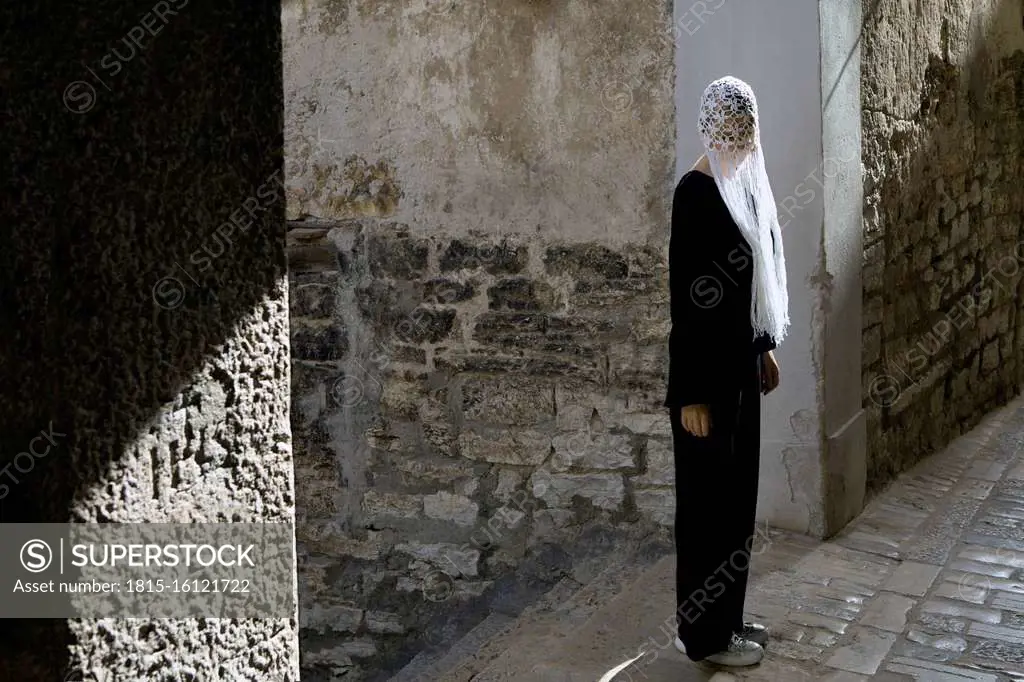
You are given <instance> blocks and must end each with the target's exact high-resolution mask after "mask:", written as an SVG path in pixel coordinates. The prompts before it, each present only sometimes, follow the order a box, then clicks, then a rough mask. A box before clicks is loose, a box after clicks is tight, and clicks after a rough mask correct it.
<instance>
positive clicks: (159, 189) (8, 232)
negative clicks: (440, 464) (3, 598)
mask: <svg viewBox="0 0 1024 682" xmlns="http://www.w3.org/2000/svg"><path fill="white" fill-rule="evenodd" d="M158 10H160V11H161V12H162V13H159V14H157V13H156V12H157V11H158ZM0 14H2V15H3V19H4V24H3V35H4V41H3V50H4V59H3V63H4V65H5V66H4V68H3V69H0V80H3V81H4V85H5V92H6V93H7V95H6V96H5V104H4V106H5V110H6V112H7V113H8V114H10V117H9V118H5V122H4V125H3V126H2V127H0V137H2V140H0V147H2V148H3V149H4V152H5V157H6V158H7V159H8V161H7V168H8V170H13V174H12V176H11V178H10V180H11V182H12V186H11V187H10V191H9V192H8V193H5V194H4V195H3V199H2V202H3V203H2V209H3V214H4V220H3V221H2V222H0V243H2V244H3V247H2V248H0V328H2V329H3V333H2V334H0V415H2V427H0V453H2V458H0V467H7V465H9V464H11V463H12V458H13V457H14V456H15V454H16V453H20V452H24V451H25V449H26V447H27V446H28V444H29V442H30V440H31V439H32V438H34V437H35V436H36V435H37V434H39V433H40V431H44V432H47V433H51V432H52V433H53V436H54V441H55V445H54V446H53V447H52V448H51V450H50V452H49V453H48V454H47V455H46V457H44V458H39V459H36V460H35V461H34V463H33V466H32V467H29V468H28V470H27V471H25V467H26V464H25V461H24V459H22V460H21V461H20V462H15V463H14V464H15V466H16V467H17V468H18V471H19V472H20V473H17V474H16V477H17V478H18V482H17V483H12V482H11V480H10V479H6V478H5V480H4V483H5V484H6V485H5V489H4V490H5V494H4V495H3V497H2V502H0V517H2V520H3V521H4V522H25V521H48V522H65V521H68V520H73V521H80V522H96V521H100V522H102V521H124V522H143V521H150V522H155V521H164V522H167V521H179V522H194V521H210V522H213V521H223V522H232V521H248V522H258V521H274V522H282V521H285V522H286V521H290V520H291V519H292V516H293V493H292V466H291V444H290V432H289V424H288V409H289V405H288V377H289V364H288V338H287V330H288V310H287V306H286V300H287V282H286V275H285V265H286V263H285V253H284V238H285V234H284V202H283V201H282V200H281V199H282V198H283V192H281V191H280V186H279V181H280V177H281V172H282V156H281V144H282V137H281V131H282V128H283V112H282V109H283V103H282V88H281V71H280V59H281V28H280V6H279V4H278V3H275V2H272V1H267V2H250V1H249V0H244V1H243V2H232V1H231V0H229V1H228V2H220V3H198V2H191V3H190V2H186V1H184V0H179V1H177V2H173V1H172V2H169V3H168V2H161V3H154V2H151V1H150V2H129V3H125V2H120V1H118V2H103V3H93V5H92V6H90V7H89V8H87V9H86V8H84V7H83V6H82V4H81V3H71V2H58V1H50V0H44V1H42V2H38V3H33V4H32V5H31V6H25V5H11V4H7V5H4V9H3V10H2V12H0ZM114 50H117V52H116V53H115V52H114ZM118 67H120V68H118ZM90 69H91V71H90ZM62 100H63V101H62ZM275 174H276V176H275ZM273 177H276V178H277V179H278V182H277V183H273V182H272V183H271V184H270V185H269V186H268V187H265V191H264V196H263V197H262V199H261V200H260V204H261V207H262V210H261V211H260V212H257V213H256V215H255V220H254V222H253V223H252V224H250V225H249V226H248V228H247V229H245V230H241V229H237V230H235V231H234V233H233V234H232V232H231V231H225V230H223V229H222V227H221V226H222V225H223V223H225V222H226V221H228V220H229V219H230V217H231V215H232V214H233V213H234V212H236V211H237V210H238V209H239V208H241V207H242V206H243V202H245V201H246V200H247V199H248V198H250V197H253V196H254V193H255V192H257V191H258V189H259V188H260V187H261V186H264V185H265V184H266V183H267V182H268V179H270V178H273ZM218 230H220V232H219V233H218ZM58 434H59V435H58ZM11 473H14V470H13V469H12V470H11ZM8 487H9V489H8ZM297 629H298V628H297V623H296V621H295V619H294V618H290V619H289V618H285V619H278V620H274V619H270V620H245V621H237V620H226V619H223V620H218V619H189V620H166V619H134V620H116V619H107V620H103V621H92V620H74V621H71V622H65V621H17V620H6V621H3V624H2V634H3V636H2V637H0V649H2V651H0V680H5V681H6V680H12V681H13V680H18V681H19V682H22V681H23V682H35V681H42V680H65V679H66V680H72V679H77V680H81V679H85V680H91V679H111V680H153V681H157V680H159V681H167V682H170V681H172V680H173V681H176V682H177V681H181V680H192V681H197V680H202V681H204V682H205V681H206V680H259V681H260V682H265V681H274V682H279V681H282V680H296V679H297V675H298V638H297ZM93 671H97V672H100V673H102V672H104V671H105V672H107V673H108V675H107V676H105V677H102V678H100V677H93V676H91V675H90V673H92V672H93Z"/></svg>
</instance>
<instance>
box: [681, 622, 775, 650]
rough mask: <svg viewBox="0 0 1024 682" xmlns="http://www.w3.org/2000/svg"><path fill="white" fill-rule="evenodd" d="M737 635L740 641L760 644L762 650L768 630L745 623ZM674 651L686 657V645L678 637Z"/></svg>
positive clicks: (759, 625) (766, 640)
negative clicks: (746, 640)
mask: <svg viewBox="0 0 1024 682" xmlns="http://www.w3.org/2000/svg"><path fill="white" fill-rule="evenodd" d="M738 634H739V636H740V638H741V639H749V640H750V641H752V642H756V643H758V644H760V645H761V648H762V649H763V648H765V647H767V646H768V628H766V627H765V626H763V625H761V624H760V623H751V622H745V623H743V629H742V630H741V631H740V632H739V633H738ZM676 651H678V652H679V653H681V654H683V655H684V656H685V655H686V645H685V644H683V640H681V639H679V638H678V637H676Z"/></svg>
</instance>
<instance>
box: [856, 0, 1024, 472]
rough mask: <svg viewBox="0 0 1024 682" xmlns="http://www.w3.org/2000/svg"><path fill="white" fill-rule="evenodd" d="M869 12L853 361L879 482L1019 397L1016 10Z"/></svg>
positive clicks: (1022, 211) (1021, 210)
mask: <svg viewBox="0 0 1024 682" xmlns="http://www.w3.org/2000/svg"><path fill="white" fill-rule="evenodd" d="M873 5H874V7H873V9H872V11H871V12H870V13H869V12H868V11H867V8H866V10H865V17H866V30H865V33H864V50H863V62H862V69H863V71H862V73H863V81H862V82H863V106H864V117H863V136H864V167H865V225H864V230H865V253H864V356H863V363H864V391H865V396H866V397H865V402H866V406H867V407H868V408H869V409H870V411H871V415H870V418H869V429H868V432H869V434H870V447H869V449H870V461H869V470H868V477H869V483H870V484H871V485H872V486H874V487H876V488H877V486H879V485H881V484H883V483H884V482H886V481H887V480H889V479H890V478H891V477H892V476H893V475H894V474H895V473H896V472H898V471H901V470H903V469H905V468H906V467H908V466H909V465H911V464H913V463H914V462H916V461H917V460H919V459H920V458H921V457H923V456H924V455H926V454H927V453H928V452H930V451H932V450H934V449H935V448H937V447H940V446H942V445H943V444H945V443H947V442H948V441H949V440H951V439H952V438H954V437H955V436H957V435H958V434H960V433H962V432H964V431H966V430H968V429H969V428H971V427H972V426H973V425H974V424H976V423H977V422H978V420H979V419H980V417H981V416H982V415H983V414H984V413H985V412H987V411H989V410H991V409H992V408H993V407H995V406H997V405H999V404H1001V403H1003V402H1005V401H1006V400H1007V399H1008V398H1009V397H1010V396H1012V395H1015V394H1016V393H1017V392H1018V390H1019V389H1018V386H1019V384H1020V380H1021V377H1022V370H1024V365H1022V363H1021V362H1020V360H1019V358H1020V357H1021V352H1022V350H1024V349H1022V343H1024V316H1022V315H1021V302H1020V301H1021V298H1020V295H1019V294H1020V286H1021V277H1020V275H1019V271H1020V269H1021V263H1022V261H1024V246H1022V244H1024V241H1022V240H1024V192H1022V191H1021V190H1020V178H1021V173H1022V171H1024V27H1022V23H1024V5H1022V3H1021V2H1020V0H974V1H973V2H969V1H967V0H947V1H946V2H942V3H940V2H929V3H922V2H911V1H910V0H883V1H881V2H877V3H873Z"/></svg>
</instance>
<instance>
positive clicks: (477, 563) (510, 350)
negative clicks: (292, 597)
mask: <svg viewBox="0 0 1024 682" xmlns="http://www.w3.org/2000/svg"><path fill="white" fill-rule="evenodd" d="M670 22H671V16H670V7H669V6H667V5H666V4H665V3H664V2H661V1H656V0H633V1H631V2H628V3H622V2H613V1H611V0H604V1H601V2H596V3H595V2H582V1H579V0H575V1H571V2H565V3H561V2H560V3H554V2H546V1H544V2H539V1H529V0H515V1H513V2H504V3H453V2H446V1H442V0H436V1H434V0H429V1H427V2H412V3H391V2H387V3H378V2H369V1H362V2H355V1H353V2H318V3H313V2H307V3H293V4H291V5H289V6H288V7H286V10H285V22H284V26H285V29H284V30H285V83H286V101H287V104H286V142H287V145H286V146H287V153H286V167H287V169H288V191H289V204H288V212H289V218H290V219H292V221H293V222H292V224H291V227H292V229H291V231H290V233H289V237H290V242H291V246H290V252H289V253H290V267H291V286H292V289H291V310H292V334H293V336H292V343H293V359H294V361H293V407H294V409H293V429H294V432H295V435H296V477H297V511H298V522H299V528H298V543H299V552H300V620H301V623H302V631H301V632H302V650H303V674H304V675H306V676H307V678H308V679H311V680H319V679H330V675H331V674H341V673H342V672H348V673H349V674H352V675H353V676H356V675H359V674H360V671H366V670H373V669H378V668H379V667H380V666H382V665H385V663H386V662H387V661H389V660H394V659H395V657H396V656H399V655H400V652H399V650H400V648H401V645H402V643H403V642H406V641H408V640H410V639H411V638H414V637H416V636H418V635H420V634H421V633H422V631H423V629H424V627H425V624H426V623H427V622H428V619H429V618H431V617H432V616H434V615H436V614H437V613H439V612H442V611H444V610H449V609H453V608H456V607H457V606H458V605H459V604H460V603H464V602H465V601H466V600H468V599H472V598H474V595H479V594H482V593H484V592H485V591H486V590H488V589H491V590H492V591H493V590H496V589H499V588H500V586H498V585H497V584H496V583H494V582H493V581H495V579H496V578H497V577H498V576H501V575H505V574H507V573H508V572H509V571H511V570H513V569H515V568H516V567H517V566H520V565H521V563H522V561H523V559H524V556H526V554H527V551H528V548H530V547H533V546H536V545H537V543H540V542H541V541H542V540H544V539H551V538H554V537H555V535H556V533H557V532H558V531H560V530H565V529H571V528H579V527H581V526H582V525H584V524H587V523H591V522H596V521H598V520H600V519H603V520H605V521H610V522H616V521H624V520H630V521H648V522H652V523H653V522H661V523H665V522H667V521H668V520H669V519H670V517H671V513H672V509H673V507H672V505H673V500H672V493H671V488H670V486H671V484H672V478H671V461H670V457H669V447H670V439H671V437H670V428H669V425H668V421H667V416H666V415H665V414H664V410H663V409H662V408H661V407H660V402H661V400H662V398H663V392H664V386H665V384H664V374H665V370H666V368H667V367H666V360H667V358H666V341H667V338H666V336H667V331H668V322H669V313H668V291H667V278H666V272H665V265H666V256H667V237H668V208H669V205H670V204H669V202H670V199H671V190H672V180H673V178H672V170H673V169H672V164H673V136H674V130H673V128H674V127H673V122H672V121H673V117H672V109H673V104H672V74H673V49H672V34H671V32H670V30H669V25H670ZM500 589H508V587H507V585H506V587H505V588H500ZM304 679H306V678H304Z"/></svg>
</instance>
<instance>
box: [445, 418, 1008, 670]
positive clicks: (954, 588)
mask: <svg viewBox="0 0 1024 682" xmlns="http://www.w3.org/2000/svg"><path fill="white" fill-rule="evenodd" d="M1022 450H1024V399H1022V400H1018V401H1016V402H1014V403H1013V404H1011V405H1009V406H1007V407H1006V408H1004V409H1003V410H1000V411H998V412H997V413H995V414H993V415H991V416H990V417H989V418H988V419H987V420H986V421H985V422H984V423H983V424H982V425H981V426H979V427H978V428H977V429H975V430H974V431H972V432H971V433H969V434H966V435H965V436H963V437H961V438H960V439H958V440H957V441H956V442H955V443H953V444H952V445H950V447H949V448H947V449H946V450H944V451H943V452H941V453H937V454H935V455H933V456H932V457H930V458H928V459H927V460H925V461H924V462H922V463H921V464H919V465H918V466H917V467H915V468H914V469H913V470H912V471H909V472H907V473H906V474H904V475H903V476H901V477H900V478H899V479H898V480H897V481H895V482H894V483H893V484H892V485H891V486H890V487H889V489H887V490H886V491H885V492H883V493H882V494H880V495H879V496H878V497H876V498H875V499H874V500H872V501H871V503H870V504H869V505H868V506H867V508H866V509H865V510H864V512H863V513H862V514H861V516H860V517H859V518H858V519H856V520H855V521H854V522H853V523H851V524H850V526H849V527H848V528H847V529H845V530H844V532H842V533H840V534H839V535H838V536H837V537H836V538H834V539H832V540H831V541H829V542H824V543H823V542H818V541H815V540H813V539H811V538H807V537H804V536H798V535H795V534H792V533H786V532H783V531H779V530H776V529H770V530H768V531H766V532H764V533H763V535H764V537H766V538H767V540H766V541H765V542H764V543H763V547H762V548H761V549H760V550H759V553H758V554H756V556H755V557H754V560H753V562H752V570H751V584H750V588H749V589H748V598H747V604H746V606H747V611H748V613H749V614H750V615H751V616H752V617H755V618H757V619H761V620H763V621H765V622H766V623H767V624H768V625H769V627H770V629H771V635H772V638H771V641H770V643H769V646H768V654H767V656H766V657H765V660H764V661H763V662H762V663H761V664H760V665H759V666H756V667H753V668H748V669H743V670H720V669H715V668H714V667H713V666H705V665H700V664H695V663H692V662H690V661H689V660H688V659H686V658H685V657H683V656H681V655H679V654H678V652H676V651H675V649H674V647H673V646H672V638H673V637H674V633H673V617H672V605H673V604H674V603H675V599H674V594H673V590H674V579H673V570H674V566H675V558H674V557H673V556H669V557H666V558H664V559H662V560H661V561H660V562H658V563H657V564H656V565H655V566H654V567H653V568H652V569H650V570H649V571H647V572H646V573H644V574H643V576H642V577H641V578H640V579H639V580H636V581H635V582H634V583H632V584H630V585H627V586H625V587H624V588H623V589H621V590H620V591H618V592H617V593H614V594H609V595H606V596H605V598H604V602H603V603H602V604H600V605H599V607H598V608H596V609H590V610H588V612H587V614H586V615H587V618H586V619H585V620H584V619H583V618H571V617H569V615H568V614H563V616H562V621H563V622H562V623H561V626H559V625H558V624H555V623H547V624H546V625H544V626H543V627H541V626H540V625H538V626H537V627H534V628H531V626H530V625H529V624H523V623H520V624H518V625H517V628H518V629H519V630H522V631H524V632H530V635H529V636H528V637H527V636H525V635H524V636H523V637H521V638H520V639H515V638H510V639H507V640H503V641H502V653H501V654H500V655H497V656H496V657H495V658H494V659H493V660H491V661H490V662H489V664H488V665H487V666H486V667H485V668H484V669H482V670H480V671H479V672H478V673H477V674H474V675H473V676H471V677H468V676H467V677H465V678H464V679H463V678H461V677H457V676H452V677H445V678H444V680H443V682H468V681H469V680H470V679H471V680H473V682H499V681H502V682H503V681H507V680H523V681H524V682H525V681H528V680H530V681H541V682H545V681H550V682H555V681H559V682H577V681H579V682H583V681H588V682H589V681H594V682H597V681H598V680H600V679H601V676H602V675H604V674H605V673H606V672H607V671H609V670H612V669H614V668H615V667H616V666H617V665H620V664H622V663H625V662H627V661H629V660H630V659H633V658H637V657H638V656H639V658H637V660H636V661H634V662H633V663H632V664H630V665H629V666H628V667H627V668H625V669H624V670H622V671H621V672H620V673H619V674H618V675H617V676H616V677H615V678H614V680H615V682H621V681H625V680H628V681H630V682H640V681H641V680H642V681H644V682H662V681H663V682H669V681H670V680H671V681H672V682H688V681H692V680H702V681H708V680H710V681H713V682H729V681H731V680H785V681H787V682H789V681H794V682H796V681H802V680H807V681H812V680H813V681H814V682H819V681H824V682H861V681H862V680H869V679H870V680H881V681H882V682H910V681H918V680H919V681H921V682H1007V681H1010V680H1015V681H1017V682H1020V681H1022V680H1024V455H1022ZM544 627H546V628H548V629H547V631H546V634H545V631H544V629H543V628H544ZM531 630H532V632H531Z"/></svg>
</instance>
